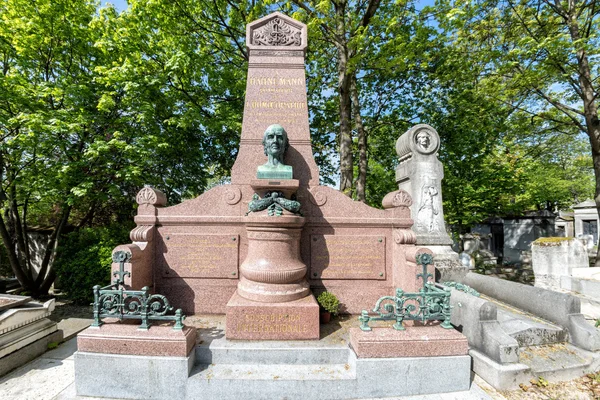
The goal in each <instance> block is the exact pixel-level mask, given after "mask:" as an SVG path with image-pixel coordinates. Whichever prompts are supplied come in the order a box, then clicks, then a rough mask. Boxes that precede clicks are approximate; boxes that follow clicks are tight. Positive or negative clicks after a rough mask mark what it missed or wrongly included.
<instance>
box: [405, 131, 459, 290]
mask: <svg viewBox="0 0 600 400" xmlns="http://www.w3.org/2000/svg"><path fill="white" fill-rule="evenodd" d="M439 148H440V136H439V134H438V133H437V132H436V130H435V129H433V128H432V127H431V126H429V125H425V124H419V125H416V126H414V127H412V128H411V129H409V130H408V131H406V132H405V133H404V134H403V135H401V136H400V137H399V138H398V140H397V141H396V153H397V155H398V158H399V164H398V166H397V167H396V183H397V184H398V187H399V188H400V189H401V190H405V191H406V192H408V193H409V194H410V195H411V197H412V199H413V204H412V207H411V217H412V218H413V220H414V222H415V223H414V225H413V231H414V232H415V234H416V237H417V241H416V243H417V245H419V246H423V247H426V248H428V249H430V250H431V251H433V254H434V260H435V263H436V268H437V269H438V271H439V272H440V275H441V276H440V281H449V280H460V278H461V276H463V275H464V274H466V272H467V268H465V267H464V266H463V265H462V264H461V263H460V262H459V259H458V253H456V252H455V251H454V250H452V247H451V246H452V243H453V242H452V239H451V238H450V236H449V235H448V232H447V231H446V224H445V222H444V207H443V205H442V179H443V178H444V167H443V165H442V163H441V162H440V160H438V154H437V152H438V150H439Z"/></svg>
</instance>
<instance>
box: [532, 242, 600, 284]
mask: <svg viewBox="0 0 600 400" xmlns="http://www.w3.org/2000/svg"><path fill="white" fill-rule="evenodd" d="M531 251H532V264H533V273H534V274H535V286H537V287H541V288H544V289H551V290H558V289H560V287H561V285H560V282H561V277H563V276H564V277H570V276H571V275H572V270H573V269H574V268H589V259H588V254H587V250H586V248H585V246H584V245H583V243H581V242H580V241H579V240H578V239H575V238H568V237H567V238H565V237H549V238H539V239H537V240H535V241H534V242H533V243H532V244H531Z"/></svg>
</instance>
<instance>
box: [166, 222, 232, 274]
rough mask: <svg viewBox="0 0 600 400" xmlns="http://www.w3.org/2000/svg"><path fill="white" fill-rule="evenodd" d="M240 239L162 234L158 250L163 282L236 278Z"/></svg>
mask: <svg viewBox="0 0 600 400" xmlns="http://www.w3.org/2000/svg"><path fill="white" fill-rule="evenodd" d="M239 242H240V238H239V235H198V234H168V233H167V234H165V235H164V236H163V240H162V244H161V248H160V249H159V254H160V255H161V256H162V257H159V268H160V270H161V271H162V276H163V278H171V277H172V278H175V277H181V278H229V279H237V278H238V265H239V251H238V248H239Z"/></svg>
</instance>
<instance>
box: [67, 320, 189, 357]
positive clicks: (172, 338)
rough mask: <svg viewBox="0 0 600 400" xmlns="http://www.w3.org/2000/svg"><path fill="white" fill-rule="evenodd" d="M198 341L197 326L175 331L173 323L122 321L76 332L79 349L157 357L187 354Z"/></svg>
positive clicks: (185, 355)
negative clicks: (146, 327)
mask: <svg viewBox="0 0 600 400" xmlns="http://www.w3.org/2000/svg"><path fill="white" fill-rule="evenodd" d="M195 344H196V328H193V327H189V326H185V327H184V328H183V329H182V330H180V331H176V330H174V329H173V327H171V326H151V327H150V329H149V330H147V331H144V330H140V329H138V325H128V324H120V323H109V324H103V325H101V326H100V327H89V328H87V329H86V330H84V331H83V332H81V333H79V335H77V349H78V350H79V351H83V352H87V353H104V354H129V355H139V356H156V357H187V356H188V355H189V354H190V352H191V351H192V349H193V348H194V345H195Z"/></svg>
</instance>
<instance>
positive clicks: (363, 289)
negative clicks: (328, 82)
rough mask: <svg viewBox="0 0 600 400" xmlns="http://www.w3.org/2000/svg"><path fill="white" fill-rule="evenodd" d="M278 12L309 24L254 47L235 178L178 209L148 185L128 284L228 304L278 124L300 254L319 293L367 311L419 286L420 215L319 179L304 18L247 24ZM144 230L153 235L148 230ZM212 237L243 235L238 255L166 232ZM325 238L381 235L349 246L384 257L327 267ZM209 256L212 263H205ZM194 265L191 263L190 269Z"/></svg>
mask: <svg viewBox="0 0 600 400" xmlns="http://www.w3.org/2000/svg"><path fill="white" fill-rule="evenodd" d="M274 17H278V18H283V19H286V21H287V22H289V23H291V24H292V25H294V24H295V25H294V26H295V27H296V28H298V29H300V30H301V31H302V32H303V33H302V43H301V44H300V45H299V46H286V47H273V46H254V45H251V46H249V47H250V53H249V54H250V60H249V61H250V62H249V69H248V81H247V92H246V102H245V109H244V119H243V124H242V132H241V138H240V149H239V152H238V156H237V159H236V161H235V164H234V166H233V169H232V176H231V181H232V184H230V185H222V186H218V187H215V188H212V189H210V190H208V191H207V192H205V193H203V194H202V195H200V196H199V197H197V198H196V199H192V200H188V201H185V202H183V203H181V204H178V205H175V206H172V207H162V205H163V204H164V203H165V199H163V197H162V196H161V195H160V194H157V195H156V196H154V197H156V200H152V199H151V198H153V195H152V192H151V190H147V189H148V188H144V189H142V191H143V192H144V193H143V196H142V195H140V196H139V197H140V198H142V197H143V198H144V199H148V200H147V201H146V200H144V202H142V203H141V204H140V206H139V208H138V215H137V216H136V218H135V221H136V223H137V224H138V228H136V230H137V231H136V232H138V233H139V234H137V237H138V239H139V238H145V240H141V241H139V240H136V241H135V244H133V245H127V246H128V247H129V248H130V250H131V251H132V252H133V253H134V257H133V260H132V263H131V265H127V266H126V267H127V268H129V269H130V270H131V271H132V278H131V279H130V280H128V281H127V282H128V284H131V287H132V288H134V289H140V288H141V286H143V285H148V286H151V285H152V284H153V285H154V291H155V292H157V293H161V294H164V295H166V296H167V297H168V298H169V300H170V301H171V303H172V304H173V305H174V306H175V307H177V308H182V309H183V310H184V312H186V313H225V312H226V305H227V302H228V301H229V299H230V298H231V296H232V295H233V293H234V291H235V289H236V286H237V284H238V281H239V279H240V272H239V268H240V265H241V263H242V262H243V261H244V260H245V259H246V256H247V254H248V247H249V246H248V243H249V240H248V233H247V231H246V227H247V226H250V225H251V223H252V221H253V219H256V218H260V217H257V216H256V215H255V214H250V215H249V216H246V215H245V214H246V212H247V211H248V203H249V202H250V201H251V200H252V196H253V195H254V193H255V190H254V189H253V188H252V185H256V168H257V166H259V165H261V164H264V163H265V161H266V156H265V155H264V152H263V145H262V143H261V142H262V138H263V134H264V131H265V129H266V128H267V127H268V126H269V125H271V124H274V123H278V124H281V125H282V126H283V127H284V128H285V130H286V131H287V133H288V138H289V140H290V148H289V151H288V154H287V155H286V159H285V163H286V164H288V165H292V166H293V168H294V179H295V180H297V181H298V190H297V199H298V201H299V202H300V203H301V204H302V213H303V216H304V219H305V224H304V227H303V228H302V233H301V237H300V245H299V251H300V256H299V258H300V260H301V262H302V263H304V264H305V265H306V267H307V270H308V273H307V276H306V277H307V278H308V281H309V284H310V286H311V288H312V289H313V291H314V292H319V291H323V290H329V291H331V292H333V293H334V294H336V295H337V296H338V297H339V299H340V301H341V303H342V310H343V311H344V312H348V313H360V312H361V310H363V309H370V308H371V307H372V306H373V305H374V304H375V301H377V299H378V298H379V297H381V296H385V295H393V294H394V291H395V288H396V287H402V288H403V289H404V290H405V291H414V290H416V289H417V288H418V287H419V286H420V283H419V282H418V281H417V280H416V278H415V274H416V273H417V272H420V271H417V269H416V267H415V265H414V262H412V263H411V261H410V255H411V254H412V253H414V250H415V246H414V240H415V237H414V234H413V233H412V231H410V227H411V226H412V224H413V220H412V219H411V218H410V209H409V208H408V206H407V204H409V202H410V199H408V198H406V196H404V195H403V194H402V193H400V191H395V192H393V193H391V194H390V195H389V196H386V200H385V202H384V203H385V204H384V206H385V207H386V209H385V210H381V209H375V208H372V207H369V206H367V205H365V204H363V203H361V202H357V201H353V200H352V199H350V198H349V197H347V196H345V195H344V194H343V193H340V192H339V191H337V190H335V189H332V188H330V187H326V186H319V184H318V183H319V171H318V168H317V166H316V163H315V160H314V157H313V153H312V145H311V140H310V131H309V122H308V111H307V108H306V102H307V96H306V79H305V72H304V51H305V49H306V44H307V43H306V40H307V39H306V38H307V36H306V26H305V25H303V24H302V23H300V22H299V21H292V20H289V19H288V17H285V16H283V15H280V14H277V13H275V14H273V15H270V16H267V17H265V18H262V19H261V20H258V21H255V22H254V23H252V24H250V25H249V27H248V29H249V30H248V32H251V31H252V29H254V28H257V29H258V28H260V27H261V26H262V25H264V24H265V23H267V22H268V21H269V20H270V19H271V18H274ZM261 24H262V25H261ZM249 34H250V33H249ZM253 46H254V47H253ZM390 151H394V149H393V148H391V149H390ZM286 185H287V184H286ZM294 185H295V183H294ZM142 191H140V192H142ZM286 218H288V217H286ZM289 218H291V217H289ZM283 221H284V219H281V220H280V221H279V222H283ZM292 225H293V224H292ZM144 232H148V233H150V232H151V234H146V235H145V236H144V234H142V233H144ZM132 234H133V232H132ZM211 235H214V239H215V240H214V241H213V242H214V243H217V242H219V240H221V239H217V237H222V238H226V237H237V238H239V239H238V240H237V242H238V247H237V254H236V252H235V249H233V248H231V249H229V251H227V252H223V254H218V252H217V251H215V249H212V250H211V249H204V253H203V252H202V251H201V249H198V248H195V247H194V246H193V240H191V239H190V240H188V245H189V246H188V247H177V246H176V245H171V244H169V243H170V240H167V239H166V238H167V236H172V237H174V238H177V240H179V239H180V238H188V239H189V238H193V237H195V238H200V237H202V238H209V239H210V236H211ZM325 236H327V237H332V236H340V237H345V238H347V239H348V240H353V239H354V238H356V240H360V239H361V238H365V237H376V238H382V242H376V243H374V244H373V245H372V246H364V247H363V248H361V249H360V251H356V252H354V253H352V252H351V253H352V254H358V256H359V257H363V258H365V259H366V257H377V260H378V261H377V263H376V265H372V266H370V267H368V268H367V269H368V272H363V271H359V270H355V271H346V270H344V268H343V266H342V265H341V264H340V263H338V264H340V265H338V267H336V268H337V269H335V268H327V265H325V264H324V263H323V262H322V260H323V259H319V262H317V263H312V261H313V259H314V258H315V253H316V256H317V257H318V256H323V255H325V253H329V254H328V255H330V252H328V250H327V249H323V248H320V249H319V248H315V247H314V246H313V244H312V241H311V240H312V239H311V238H313V237H325ZM177 240H176V241H177ZM179 241H180V242H181V240H179ZM219 243H220V242H219ZM175 244H177V243H175ZM179 244H185V243H179ZM195 254H196V255H199V257H197V259H194V255H195ZM407 254H408V255H409V260H407V259H406V255H407ZM202 257H204V259H205V260H208V261H212V264H210V263H206V262H205V263H199V259H200V258H202ZM219 257H220V259H218V260H217V259H216V258H219ZM340 260H341V259H339V260H338V261H340ZM332 261H335V259H333V260H332V259H331V258H330V259H329V261H328V262H332ZM194 263H196V264H197V265H195V264H194ZM200 264H201V265H200ZM209 264H210V265H209ZM311 264H317V265H311ZM190 265H191V268H187V266H190ZM194 265H195V266H194ZM197 267H198V268H197ZM199 267H202V268H199ZM166 272H168V273H166ZM315 273H316V274H317V275H316V276H315V275H314V274H315ZM322 278H325V279H322ZM127 279H129V278H127Z"/></svg>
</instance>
